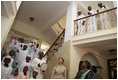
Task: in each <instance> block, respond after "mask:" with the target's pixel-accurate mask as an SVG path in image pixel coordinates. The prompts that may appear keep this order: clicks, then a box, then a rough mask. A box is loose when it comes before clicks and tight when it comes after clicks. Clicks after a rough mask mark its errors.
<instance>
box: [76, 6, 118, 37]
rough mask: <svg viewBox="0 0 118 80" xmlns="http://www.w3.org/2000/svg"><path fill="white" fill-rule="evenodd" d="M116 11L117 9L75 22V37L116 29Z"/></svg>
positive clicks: (91, 15)
mask: <svg viewBox="0 0 118 80" xmlns="http://www.w3.org/2000/svg"><path fill="white" fill-rule="evenodd" d="M116 9H117V7H115V8H112V9H108V10H105V11H102V12H97V13H96V14H90V15H89V16H86V17H82V18H79V19H76V20H74V35H80V34H85V33H89V32H95V31H98V30H103V29H108V28H111V27H116V26H117V16H116V14H115V11H116Z"/></svg>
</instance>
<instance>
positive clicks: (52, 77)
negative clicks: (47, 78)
mask: <svg viewBox="0 0 118 80" xmlns="http://www.w3.org/2000/svg"><path fill="white" fill-rule="evenodd" d="M54 75H55V67H54V68H53V71H52V76H51V79H54Z"/></svg>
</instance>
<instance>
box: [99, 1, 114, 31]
mask: <svg viewBox="0 0 118 80" xmlns="http://www.w3.org/2000/svg"><path fill="white" fill-rule="evenodd" d="M98 7H99V12H103V11H106V10H107V8H106V6H105V5H103V4H102V3H98ZM100 21H101V26H102V27H101V28H102V29H107V28H110V27H112V25H111V22H110V17H109V15H108V12H105V13H102V14H100Z"/></svg>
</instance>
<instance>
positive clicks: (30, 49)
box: [1, 37, 46, 79]
mask: <svg viewBox="0 0 118 80" xmlns="http://www.w3.org/2000/svg"><path fill="white" fill-rule="evenodd" d="M38 46H39V45H38V44H36V43H34V44H33V42H30V43H28V44H26V43H24V39H23V38H18V40H17V39H15V38H14V37H12V38H11V41H10V44H8V47H7V50H6V51H5V53H4V56H3V58H2V62H1V78H2V79H43V72H44V71H43V70H41V66H42V64H43V63H46V59H45V58H44V53H43V51H40V50H39V48H38Z"/></svg>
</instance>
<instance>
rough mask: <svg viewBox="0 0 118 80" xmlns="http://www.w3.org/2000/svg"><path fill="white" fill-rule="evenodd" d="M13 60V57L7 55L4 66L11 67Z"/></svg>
mask: <svg viewBox="0 0 118 80" xmlns="http://www.w3.org/2000/svg"><path fill="white" fill-rule="evenodd" d="M10 62H11V57H10V56H6V57H5V59H4V66H6V67H9V63H10Z"/></svg>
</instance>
